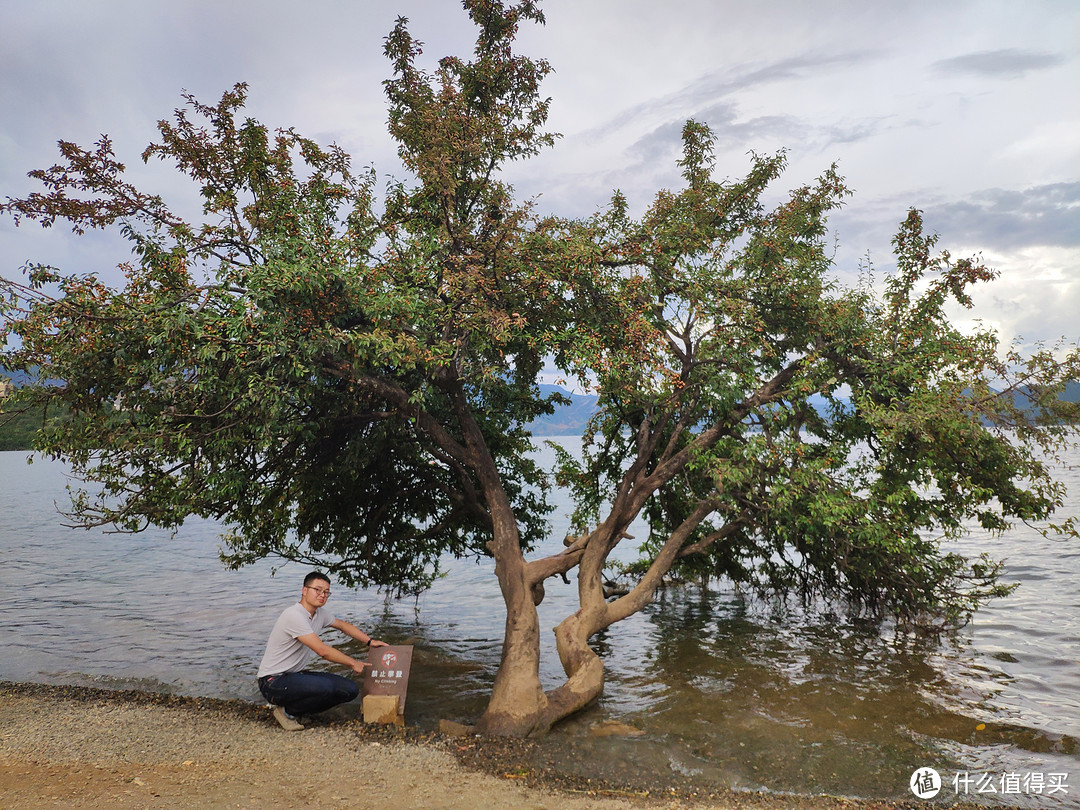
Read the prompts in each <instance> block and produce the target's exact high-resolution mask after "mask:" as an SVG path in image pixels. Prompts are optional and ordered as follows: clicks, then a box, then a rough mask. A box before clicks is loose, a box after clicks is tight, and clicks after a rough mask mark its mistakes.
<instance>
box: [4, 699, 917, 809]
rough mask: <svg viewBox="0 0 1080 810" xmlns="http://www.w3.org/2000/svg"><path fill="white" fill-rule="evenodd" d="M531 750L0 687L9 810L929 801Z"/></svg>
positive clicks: (229, 710)
mask: <svg viewBox="0 0 1080 810" xmlns="http://www.w3.org/2000/svg"><path fill="white" fill-rule="evenodd" d="M528 745H529V744H528V743H523V742H520V741H507V740H490V739H482V738H478V737H449V736H443V735H440V734H424V733H420V732H417V731H415V730H412V729H408V728H406V729H398V728H394V727H385V726H378V727H376V726H366V725H364V724H363V723H361V722H359V721H358V720H340V719H334V718H330V719H327V720H320V721H318V722H316V723H315V724H314V725H312V726H310V727H308V728H306V729H305V730H304V731H300V732H293V733H290V732H285V731H283V730H281V729H280V728H279V727H278V726H277V724H276V723H275V722H274V721H273V719H272V718H271V717H270V713H269V711H268V710H267V709H266V708H265V706H262V705H256V704H251V703H246V702H243V701H224V700H214V699H205V698H190V697H176V696H169V695H160V694H151V693H144V692H118V691H107V690H99V689H88V688H83V687H67V686H46V685H40V684H12V683H0V810H15V808H35V810H36V808H42V807H65V808H67V807H71V808H184V810H192V809H193V808H226V807H229V808H260V809H261V808H293V807H316V806H317V807H331V808H336V807H353V806H357V805H359V806H365V807H372V806H376V807H402V808H410V809H411V808H432V809H433V810H434V809H436V808H438V809H439V810H475V809H476V808H528V810H586V809H588V810H616V809H618V810H633V809H634V808H638V809H641V808H660V807H664V808H714V809H715V810H719V809H720V808H766V809H769V808H795V809H797V810H806V809H807V808H826V809H827V808H841V807H846V808H901V807H905V808H906V807H912V808H914V807H918V806H924V805H920V804H917V803H914V802H912V803H907V802H901V803H889V802H873V801H857V800H852V799H843V798H835V797H826V796H813V797H811V796H807V797H798V796H776V795H763V794H742V793H738V794H736V793H732V794H726V795H716V794H712V795H708V796H694V795H693V793H692V792H688V791H686V790H681V791H680V790H676V789H675V788H671V787H665V786H657V787H655V788H654V789H642V788H641V787H640V786H636V787H633V788H628V787H620V786H617V785H596V784H573V783H572V782H571V783H566V782H564V781H561V780H560V779H559V775H558V774H557V773H552V772H544V771H543V770H542V769H537V768H535V767H534V766H533V765H530V764H526V763H527V762H528V761H529V760H528V757H527V756H526V754H527V749H528Z"/></svg>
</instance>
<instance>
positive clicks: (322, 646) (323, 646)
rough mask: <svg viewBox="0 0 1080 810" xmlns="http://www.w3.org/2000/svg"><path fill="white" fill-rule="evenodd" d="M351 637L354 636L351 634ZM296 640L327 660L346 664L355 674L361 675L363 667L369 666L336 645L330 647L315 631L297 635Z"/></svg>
mask: <svg viewBox="0 0 1080 810" xmlns="http://www.w3.org/2000/svg"><path fill="white" fill-rule="evenodd" d="M335 624H336V622H335ZM343 624H348V622H343ZM350 626H351V625H350ZM338 629H341V628H338ZM353 629H356V628H353ZM342 632H345V631H342ZM353 638H356V637H355V636H353ZM296 640H297V641H299V642H300V643H301V644H303V645H304V646H305V647H309V648H310V649H311V650H312V651H313V652H314V653H316V654H317V655H319V656H320V657H322V658H325V659H326V660H327V661H333V662H334V663H335V664H342V665H344V666H347V667H348V668H349V669H351V670H352V671H353V672H355V673H356V674H357V675H363V674H364V667H366V666H370V664H368V662H367V661H357V660H356V659H355V658H353V657H352V656H349V655H346V654H345V653H343V652H342V651H341V650H339V649H337V648H336V647H331V646H330V645H329V644H327V643H326V642H325V641H323V640H322V639H321V638H319V636H318V634H316V633H306V634H305V635H302V636H297V637H296ZM356 640H357V641H360V639H358V638H357V639H356Z"/></svg>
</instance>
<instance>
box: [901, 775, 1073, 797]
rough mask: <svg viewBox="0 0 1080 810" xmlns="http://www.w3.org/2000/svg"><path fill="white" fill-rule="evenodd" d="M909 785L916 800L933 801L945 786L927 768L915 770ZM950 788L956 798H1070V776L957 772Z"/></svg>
mask: <svg viewBox="0 0 1080 810" xmlns="http://www.w3.org/2000/svg"><path fill="white" fill-rule="evenodd" d="M908 785H910V787H911V792H912V793H914V794H915V797H916V798H919V799H932V798H934V797H935V796H937V795H938V793H940V792H941V789H942V787H943V786H944V785H943V780H942V778H941V774H939V773H938V772H937V771H935V770H934V769H933V768H927V767H923V768H918V769H916V770H915V772H914V773H912V774H911V780H910V781H909V782H908ZM951 785H952V790H953V793H954V794H955V795H956V796H973V795H986V794H998V795H1000V796H1009V795H1013V796H1016V795H1026V796H1054V795H1055V794H1060V795H1061V796H1067V795H1068V794H1069V774H1067V773H1065V772H1062V771H1056V772H1050V773H1041V772H1039V771H1027V772H1016V771H1009V772H1007V773H1001V774H993V773H985V772H976V773H972V772H970V771H957V772H956V773H955V774H954V775H953V777H952V780H951Z"/></svg>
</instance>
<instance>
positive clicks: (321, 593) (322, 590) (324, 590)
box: [304, 585, 330, 598]
mask: <svg viewBox="0 0 1080 810" xmlns="http://www.w3.org/2000/svg"><path fill="white" fill-rule="evenodd" d="M304 587H305V588H307V589H308V590H309V591H315V593H317V594H318V595H319V596H325V597H327V598H329V596H330V589H329V588H312V587H311V586H310V585H305V586H304Z"/></svg>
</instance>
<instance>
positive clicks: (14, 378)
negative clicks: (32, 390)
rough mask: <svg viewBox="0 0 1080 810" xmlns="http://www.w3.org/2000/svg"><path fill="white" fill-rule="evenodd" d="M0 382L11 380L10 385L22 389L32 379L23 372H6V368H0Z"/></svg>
mask: <svg viewBox="0 0 1080 810" xmlns="http://www.w3.org/2000/svg"><path fill="white" fill-rule="evenodd" d="M0 380H11V384H12V385H14V386H15V387H16V388H22V387H23V386H24V385H26V384H27V383H29V382H31V380H32V378H31V377H30V375H29V374H27V373H26V372H25V371H8V370H7V369H6V368H3V367H0Z"/></svg>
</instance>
